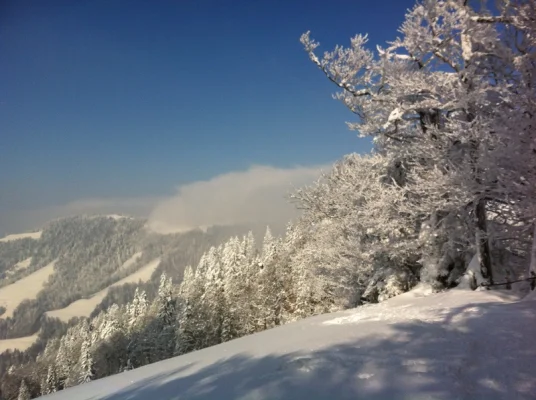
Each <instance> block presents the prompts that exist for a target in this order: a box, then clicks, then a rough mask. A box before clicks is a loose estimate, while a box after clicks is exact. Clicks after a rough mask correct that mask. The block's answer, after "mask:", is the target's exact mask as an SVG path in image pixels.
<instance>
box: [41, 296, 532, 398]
mask: <svg viewBox="0 0 536 400" xmlns="http://www.w3.org/2000/svg"><path fill="white" fill-rule="evenodd" d="M535 335H536V301H534V300H528V301H525V300H520V299H519V298H516V297H514V296H513V295H511V294H509V293H508V292H499V291H474V292H473V291H462V290H452V291H449V292H444V293H438V294H430V293H428V292H426V291H425V290H422V289H421V288H418V289H417V290H414V291H412V292H409V293H406V294H404V295H401V296H398V297H396V298H393V299H391V300H388V301H386V302H384V303H380V304H376V305H369V306H364V307H359V308H357V309H353V310H348V311H344V312H339V313H334V314H328V315H321V316H317V317H312V318H308V319H305V320H302V321H299V322H296V323H292V324H288V325H285V326H282V327H279V328H276V329H272V330H268V331H265V332H261V333H258V334H255V335H251V336H247V337H244V338H241V339H237V340H234V341H230V342H227V343H224V344H221V345H218V346H214V347H211V348H207V349H204V350H200V351H196V352H193V353H190V354H186V355H184V356H180V357H176V358H173V359H169V360H166V361H162V362H159V363H156V364H152V365H148V366H145V367H142V368H139V369H136V370H133V371H128V372H124V373H121V374H118V375H115V376H111V377H108V378H104V379H101V380H97V381H94V382H90V383H87V384H84V385H81V386H77V387H74V388H70V389H67V390H65V391H62V392H58V393H55V394H53V395H49V396H46V397H43V398H46V399H56V400H89V399H92V400H96V399H104V400H142V399H143V400H146V399H151V400H156V399H158V400H166V399H169V400H171V399H210V400H212V399H214V400H215V399H218V400H222V399H352V400H355V399H370V400H380V399H381V400H385V399H408V400H409V399H411V400H419V399H445V400H446V399H449V400H450V399H468V400H469V399H471V400H476V399H486V400H491V399H509V400H510V399H512V400H513V399H527V400H528V399H536V346H535V345H534V338H535V337H536V336H535Z"/></svg>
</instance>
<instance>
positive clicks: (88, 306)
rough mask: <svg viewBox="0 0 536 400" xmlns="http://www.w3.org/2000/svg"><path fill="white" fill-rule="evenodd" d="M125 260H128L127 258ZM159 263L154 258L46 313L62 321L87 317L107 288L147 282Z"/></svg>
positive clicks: (106, 291) (158, 259)
mask: <svg viewBox="0 0 536 400" xmlns="http://www.w3.org/2000/svg"><path fill="white" fill-rule="evenodd" d="M126 262H128V260H127V261H126ZM159 264H160V258H156V259H154V260H153V261H151V262H149V263H148V264H146V265H144V266H143V267H141V268H140V269H138V270H137V271H136V272H134V273H132V274H130V275H128V276H127V277H125V278H123V279H121V280H119V281H117V282H115V283H114V284H112V285H110V286H108V287H107V288H105V289H103V290H101V291H99V292H97V293H95V294H93V295H92V296H91V297H89V298H88V299H80V300H76V301H75V302H72V303H71V304H69V305H68V306H67V307H64V308H61V309H59V310H52V311H47V312H46V315H47V316H48V317H51V318H59V319H60V320H62V321H64V322H68V321H69V320H70V319H71V318H73V317H89V316H90V315H91V313H92V312H93V310H94V309H95V307H97V306H98V305H99V304H100V302H101V301H102V300H104V298H105V297H106V295H107V294H108V290H109V289H110V288H111V287H113V286H121V285H123V284H125V283H137V282H140V281H141V282H147V281H148V280H149V279H151V275H152V274H153V272H154V271H155V270H156V268H157V267H158V265H159Z"/></svg>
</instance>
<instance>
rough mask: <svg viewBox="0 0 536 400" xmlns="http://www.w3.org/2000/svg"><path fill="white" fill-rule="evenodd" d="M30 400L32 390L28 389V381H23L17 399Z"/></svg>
mask: <svg viewBox="0 0 536 400" xmlns="http://www.w3.org/2000/svg"><path fill="white" fill-rule="evenodd" d="M30 399H31V396H30V389H29V388H28V385H27V384H26V381H25V380H24V379H22V380H21V382H20V388H19V395H18V397H17V400H30Z"/></svg>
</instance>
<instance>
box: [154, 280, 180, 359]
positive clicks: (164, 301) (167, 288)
mask: <svg viewBox="0 0 536 400" xmlns="http://www.w3.org/2000/svg"><path fill="white" fill-rule="evenodd" d="M153 309H154V313H155V317H156V318H155V320H154V323H153V330H154V332H153V333H152V334H153V335H154V340H152V345H153V346H154V349H153V353H154V358H155V359H158V360H163V359H166V358H169V357H172V356H173V354H174V351H175V346H176V341H177V308H176V297H175V295H174V289H173V283H172V280H171V278H168V277H167V275H166V274H165V273H164V274H162V275H161V277H160V285H159V287H158V294H157V296H156V298H155V301H154V304H153Z"/></svg>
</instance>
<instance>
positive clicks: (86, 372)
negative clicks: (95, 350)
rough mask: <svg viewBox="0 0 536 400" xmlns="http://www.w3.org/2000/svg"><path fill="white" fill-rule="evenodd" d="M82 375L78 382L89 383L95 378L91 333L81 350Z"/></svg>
mask: <svg viewBox="0 0 536 400" xmlns="http://www.w3.org/2000/svg"><path fill="white" fill-rule="evenodd" d="M79 364H80V377H79V381H78V383H80V384H82V383H87V382H91V381H92V380H94V379H95V368H94V363H93V356H92V354H91V342H90V339H89V335H88V336H87V337H86V338H85V339H84V341H83V342H82V349H81V350H80V361H79Z"/></svg>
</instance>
